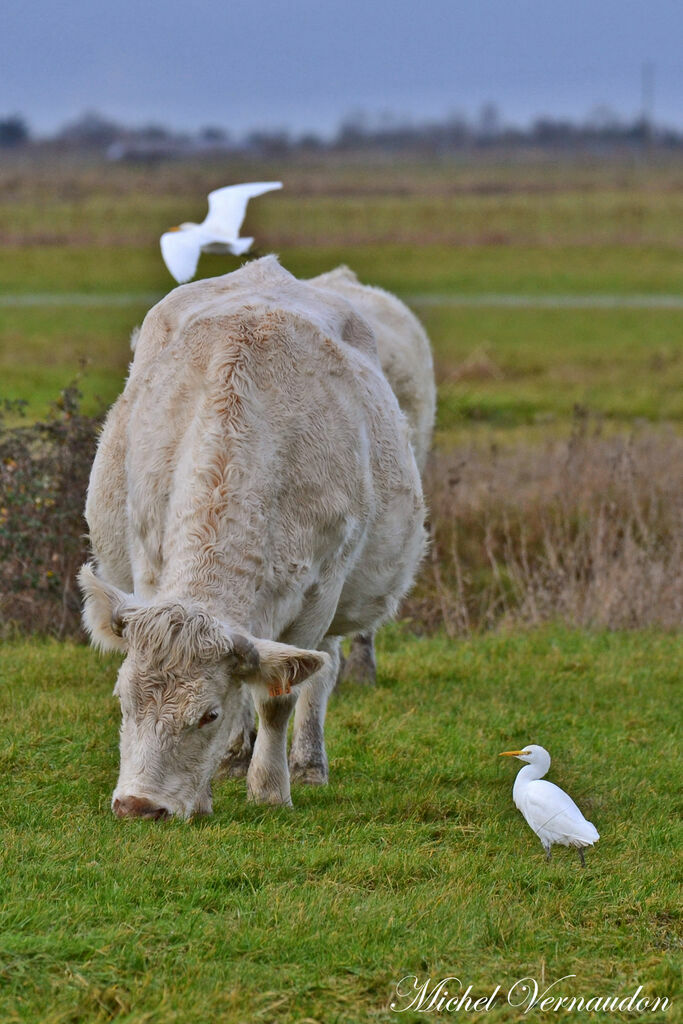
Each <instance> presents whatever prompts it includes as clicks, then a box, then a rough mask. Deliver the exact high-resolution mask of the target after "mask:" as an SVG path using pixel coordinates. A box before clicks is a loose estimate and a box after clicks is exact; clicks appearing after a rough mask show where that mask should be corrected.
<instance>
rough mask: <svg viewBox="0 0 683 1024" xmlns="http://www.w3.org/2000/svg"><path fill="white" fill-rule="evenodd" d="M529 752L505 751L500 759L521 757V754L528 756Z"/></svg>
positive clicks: (500, 755)
mask: <svg viewBox="0 0 683 1024" xmlns="http://www.w3.org/2000/svg"><path fill="white" fill-rule="evenodd" d="M528 753H529V751H528V750H504V751H503V753H502V754H499V755H498V757H519V755H520V754H528Z"/></svg>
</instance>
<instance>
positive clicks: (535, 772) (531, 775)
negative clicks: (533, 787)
mask: <svg viewBox="0 0 683 1024" xmlns="http://www.w3.org/2000/svg"><path fill="white" fill-rule="evenodd" d="M548 768H550V760H548V763H547V764H546V763H545V762H544V761H541V762H539V763H538V764H525V765H524V767H523V768H522V769H521V770H520V771H518V772H517V777H516V779H515V785H514V787H513V794H514V793H519V792H520V790H522V789H526V787H527V786H528V785H529V783H530V782H534V780H535V779H542V778H543V776H544V775H545V773H546V772H547V771H548Z"/></svg>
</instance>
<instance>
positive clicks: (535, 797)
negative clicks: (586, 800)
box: [499, 743, 600, 868]
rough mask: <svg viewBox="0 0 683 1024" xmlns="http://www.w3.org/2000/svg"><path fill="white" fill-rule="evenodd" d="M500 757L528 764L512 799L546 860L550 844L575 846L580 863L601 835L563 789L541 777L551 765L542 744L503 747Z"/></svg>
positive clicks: (521, 772)
mask: <svg viewBox="0 0 683 1024" xmlns="http://www.w3.org/2000/svg"><path fill="white" fill-rule="evenodd" d="M499 756H500V757H517V758H519V760H520V761H526V762H527V764H525V766H524V767H523V768H522V769H521V770H520V771H519V772H518V773H517V778H516V779H515V784H514V786H513V788H512V799H513V800H514V801H515V804H516V806H517V807H518V808H519V810H520V811H521V812H522V814H523V815H524V817H525V819H526V822H527V824H528V825H529V827H530V828H532V829H533V830H534V832H535V833H536V835H537V836H538V838H539V839H540V840H541V842H542V844H543V849H544V850H545V852H546V859H547V860H550V847H551V846H552V844H553V843H559V844H560V845H561V846H575V847H576V849H577V850H578V852H579V858H580V860H581V866H582V867H584V868H585V866H586V861H585V859H584V856H583V849H584V847H585V846H592V845H593V843H595V842H597V840H598V839H599V838H600V836H599V834H598V830H597V829H596V827H595V825H593V824H591V822H590V821H586V819H585V818H584V816H583V814H582V813H581V811H580V810H579V808H578V807H577V806H576V804H575V803H574V801H573V800H572V798H571V797H570V796H568V795H567V793H565V792H564V790H563V789H560V787H559V786H556V785H554V783H552V782H548V781H547V780H545V779H543V776H544V775H545V774H546V772H547V771H548V769H549V768H550V754H549V753H548V751H547V750H545V749H544V748H543V747H539V746H537V745H536V744H535V743H531V744H529V745H528V746H526V747H524V748H523V749H522V750H506V751H504V752H503V753H502V754H500V755H499Z"/></svg>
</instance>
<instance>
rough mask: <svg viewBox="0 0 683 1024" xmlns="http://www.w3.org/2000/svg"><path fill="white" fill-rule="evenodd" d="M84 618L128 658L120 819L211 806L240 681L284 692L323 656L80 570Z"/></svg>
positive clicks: (244, 694)
mask: <svg viewBox="0 0 683 1024" xmlns="http://www.w3.org/2000/svg"><path fill="white" fill-rule="evenodd" d="M79 582H80V585H81V589H82V590H83V594H84V596H85V606H84V612H83V620H84V622H85V626H86V628H87V630H88V632H89V633H90V636H91V638H92V641H93V643H95V644H96V645H97V646H99V647H101V648H102V649H104V650H119V651H123V652H124V653H125V654H126V659H125V661H124V662H123V664H122V666H121V668H120V670H119V676H118V680H117V682H116V687H115V689H114V693H115V694H116V695H117V696H118V698H119V701H120V703H121V714H122V723H121V770H120V774H119V780H118V783H117V786H116V789H115V791H114V796H113V801H112V807H113V810H114V812H115V813H116V814H118V815H119V817H148V818H162V817H167V816H168V815H171V814H177V815H179V816H181V817H185V818H187V817H189V816H190V815H191V814H202V813H204V814H208V813H210V812H211V809H212V808H211V779H212V777H213V775H214V774H215V772H216V769H217V768H218V766H219V764H220V762H221V761H222V759H223V758H224V757H225V755H226V753H227V751H228V750H229V749H230V746H231V744H232V743H233V741H234V736H235V732H236V730H239V729H241V728H242V724H243V722H244V720H245V701H247V702H249V703H251V698H250V695H249V693H248V689H247V687H245V686H244V685H243V684H244V683H248V684H249V685H250V686H251V687H256V688H260V689H261V690H262V692H263V695H264V696H266V695H270V696H273V695H276V694H279V693H286V692H288V691H289V689H290V688H291V687H292V686H296V685H297V684H298V683H302V682H303V681H304V680H305V679H307V678H308V677H309V676H310V675H312V674H313V673H314V672H317V671H318V669H320V668H322V667H323V665H324V664H325V659H326V655H324V654H322V653H321V652H319V651H308V650H301V649H299V648H297V647H291V646H289V645H288V644H280V643H275V642H273V641H271V640H261V639H258V638H256V637H252V636H247V635H244V634H242V633H237V632H235V631H233V630H231V629H230V628H229V627H227V626H226V625H225V624H224V623H221V622H220V621H219V620H218V619H216V618H214V617H213V616H211V615H209V614H208V613H207V612H206V611H204V610H202V609H201V608H200V607H198V606H192V605H190V604H187V603H180V602H166V603H163V602H160V603H155V604H140V603H139V602H136V600H135V598H134V597H133V596H132V595H130V594H125V593H124V592H123V591H121V590H118V589H117V588H116V587H113V586H111V585H109V584H107V583H104V582H103V581H102V580H101V579H99V578H98V577H97V576H96V575H95V573H94V571H93V569H92V567H91V566H90V565H85V566H83V568H82V569H81V571H80V574H79Z"/></svg>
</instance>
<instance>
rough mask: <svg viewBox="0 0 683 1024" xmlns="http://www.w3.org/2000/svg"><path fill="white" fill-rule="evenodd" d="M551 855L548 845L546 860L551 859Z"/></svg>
mask: <svg viewBox="0 0 683 1024" xmlns="http://www.w3.org/2000/svg"><path fill="white" fill-rule="evenodd" d="M550 857H551V853H550V847H549V846H546V848H545V859H546V861H549V860H550Z"/></svg>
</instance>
